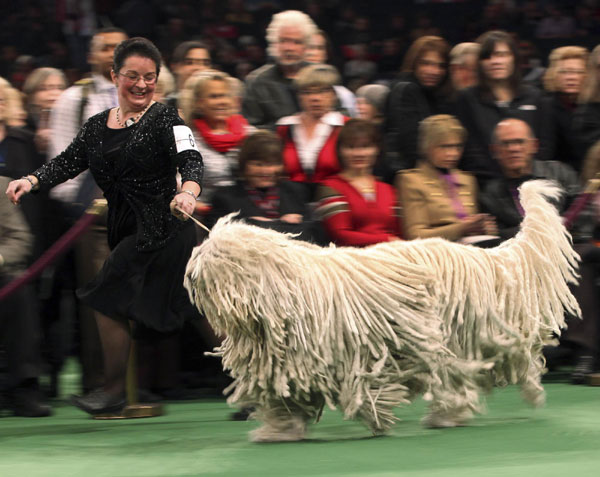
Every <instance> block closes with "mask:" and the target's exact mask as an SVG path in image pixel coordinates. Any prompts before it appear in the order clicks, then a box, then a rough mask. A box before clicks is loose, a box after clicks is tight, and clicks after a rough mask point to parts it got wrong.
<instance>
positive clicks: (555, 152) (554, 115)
mask: <svg viewBox="0 0 600 477" xmlns="http://www.w3.org/2000/svg"><path fill="white" fill-rule="evenodd" d="M587 59H588V51H587V49H585V48H583V47H581V46H563V47H560V48H556V49H554V50H552V52H551V53H550V57H549V64H548V69H547V70H546V74H545V75H544V89H545V90H546V92H547V95H546V97H545V98H544V101H545V102H547V103H548V111H549V112H550V113H551V114H550V119H551V121H552V124H551V127H552V128H553V133H552V134H550V135H548V138H549V139H550V140H551V141H553V144H552V145H549V148H550V150H551V152H550V156H549V158H550V159H555V160H557V161H561V162H564V163H566V164H568V165H569V166H571V167H573V168H574V169H575V170H577V171H579V170H580V169H581V160H582V156H581V154H582V151H581V148H580V146H579V143H578V141H577V138H576V136H575V133H574V131H573V117H574V114H575V110H576V109H577V100H578V97H579V95H580V93H581V91H582V85H583V81H584V79H585V76H586V62H587Z"/></svg>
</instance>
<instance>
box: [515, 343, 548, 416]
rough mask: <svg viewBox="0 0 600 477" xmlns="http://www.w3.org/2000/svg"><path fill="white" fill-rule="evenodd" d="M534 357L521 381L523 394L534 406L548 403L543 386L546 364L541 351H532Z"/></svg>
mask: <svg viewBox="0 0 600 477" xmlns="http://www.w3.org/2000/svg"><path fill="white" fill-rule="evenodd" d="M532 355H533V358H532V360H531V363H530V364H529V368H528V369H527V374H526V375H525V378H524V380H523V382H521V383H520V384H521V396H522V397H523V399H525V401H527V402H528V403H530V404H531V405H532V406H534V407H542V406H543V405H544V404H545V403H546V392H545V391H544V387H543V386H542V374H544V370H545V368H544V364H543V359H542V355H541V347H540V350H539V352H536V350H533V351H532Z"/></svg>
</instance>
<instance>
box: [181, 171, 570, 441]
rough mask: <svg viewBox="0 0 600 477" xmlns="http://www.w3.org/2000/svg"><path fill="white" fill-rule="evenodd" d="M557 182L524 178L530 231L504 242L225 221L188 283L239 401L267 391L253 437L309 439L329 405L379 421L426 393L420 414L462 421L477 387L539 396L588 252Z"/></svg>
mask: <svg viewBox="0 0 600 477" xmlns="http://www.w3.org/2000/svg"><path fill="white" fill-rule="evenodd" d="M558 195H559V189H558V188H557V187H556V186H554V185H553V184H551V183H548V182H543V181H532V182H529V183H526V184H524V185H523V186H522V190H521V201H522V205H523V208H524V210H525V211H526V216H525V219H524V221H523V224H522V227H521V232H520V233H519V234H518V235H517V236H516V237H515V238H514V239H512V240H510V241H507V242H505V243H504V244H503V245H501V246H500V247H497V248H494V249H479V248H475V247H471V246H466V245H459V244H456V243H452V242H448V241H445V240H442V239H426V240H415V241H410V242H403V241H394V242H389V243H382V244H378V245H375V246H371V247H368V248H365V249H357V248H347V247H341V248H336V247H333V246H330V247H329V248H321V247H318V246H315V245H311V244H307V243H304V242H300V241H297V240H293V239H292V238H291V237H289V236H287V235H284V234H280V233H277V232H274V231H271V230H267V229H262V228H258V227H254V226H250V225H247V224H244V223H242V222H239V221H233V220H232V217H231V216H229V217H226V218H223V219H221V220H219V221H218V222H217V224H216V225H215V227H214V228H213V229H212V231H211V232H210V235H209V237H208V238H207V239H206V240H205V241H204V242H203V243H202V244H201V245H200V246H199V247H197V248H196V249H195V250H194V252H193V254H192V257H191V259H190V261H189V263H188V267H187V271H186V278H185V286H186V288H187V289H188V291H189V294H190V298H191V300H192V302H193V303H195V305H196V306H197V307H198V309H199V310H200V311H201V312H202V313H204V315H205V316H206V317H207V319H208V321H209V322H210V324H211V326H213V328H214V329H215V331H216V332H218V333H222V334H225V335H226V339H225V341H224V342H223V344H222V346H221V347H219V348H217V349H216V350H215V351H216V353H215V354H216V355H218V356H222V359H223V366H224V368H225V369H226V370H227V371H229V372H230V373H231V375H232V377H233V378H234V382H233V384H232V385H231V386H230V388H229V389H228V392H231V396H230V397H229V399H228V402H229V403H230V404H232V405H237V406H254V407H256V413H255V416H256V418H257V419H258V420H259V421H261V422H262V423H263V426H262V427H260V428H259V429H257V430H256V431H254V432H253V436H252V437H253V439H254V440H256V441H284V440H299V439H302V438H303V437H304V436H305V433H306V426H307V423H308V422H309V421H310V420H314V419H318V417H319V415H320V413H321V411H322V409H323V407H324V406H325V405H327V406H329V407H330V408H335V407H336V406H339V407H340V408H341V409H342V411H343V412H344V415H345V417H346V418H348V419H354V418H358V419H361V420H362V421H363V422H364V423H365V424H366V425H367V426H368V427H369V428H370V429H371V430H372V431H373V433H376V434H378V433H383V432H385V431H387V430H388V429H389V428H390V427H391V426H392V424H393V423H394V422H395V420H396V417H395V415H394V407H395V406H397V405H400V404H406V403H409V402H410V401H411V400H412V399H414V398H415V397H416V396H417V395H419V394H423V395H424V397H425V398H426V399H428V400H430V401H431V403H430V411H429V415H428V416H427V417H426V418H425V422H426V423H427V424H428V425H431V426H440V427H446V426H455V425H460V424H463V423H464V422H465V421H466V420H467V419H468V418H470V417H471V416H472V414H473V412H477V411H480V410H481V409H480V399H479V394H480V391H481V390H488V389H491V387H492V386H494V385H498V384H506V383H519V384H521V385H522V389H523V392H524V395H525V397H526V398H527V399H528V400H530V401H531V402H532V403H534V404H536V405H540V404H542V403H543V400H544V399H543V396H544V394H543V388H542V386H541V384H540V376H541V373H542V371H543V368H544V363H543V357H542V355H541V348H542V346H543V345H544V344H547V343H550V342H551V341H552V333H557V334H558V333H560V328H561V327H563V326H564V313H565V311H568V312H570V313H574V314H578V313H579V309H578V306H577V303H576V301H575V299H574V297H573V296H572V295H571V293H570V291H569V288H568V285H567V284H568V283H570V282H574V281H575V280H576V272H575V267H576V264H577V255H576V254H575V252H574V251H573V249H572V247H571V242H570V237H569V236H568V233H567V231H566V230H565V228H564V227H563V226H562V223H561V219H560V217H559V216H558V213H557V211H556V209H555V208H554V207H553V206H552V205H551V204H550V203H549V202H547V201H546V200H545V198H544V196H545V197H548V198H555V197H557V196H558Z"/></svg>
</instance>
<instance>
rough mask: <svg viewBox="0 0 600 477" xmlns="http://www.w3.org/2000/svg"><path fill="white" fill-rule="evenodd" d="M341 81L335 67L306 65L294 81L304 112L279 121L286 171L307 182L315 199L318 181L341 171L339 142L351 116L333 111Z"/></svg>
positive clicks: (278, 130) (309, 193)
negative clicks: (338, 154)
mask: <svg viewBox="0 0 600 477" xmlns="http://www.w3.org/2000/svg"><path fill="white" fill-rule="evenodd" d="M338 82H339V74H338V72H337V71H336V69H335V68H334V67H333V66H329V65H310V66H307V67H306V68H303V69H302V71H300V73H299V74H298V76H297V77H296V79H295V80H294V83H295V85H296V90H297V93H298V99H299V101H300V105H301V112H299V113H296V114H294V115H293V116H286V117H283V118H281V119H280V120H279V121H278V122H277V133H278V134H279V136H280V137H281V138H282V140H283V141H284V147H283V160H284V165H285V171H286V174H287V176H288V177H289V178H290V179H291V180H292V181H294V182H303V183H305V184H306V185H307V189H308V191H309V192H308V195H309V197H311V198H312V195H313V192H314V186H315V185H316V184H317V183H318V182H320V181H321V180H323V179H325V178H326V177H328V176H330V175H333V174H336V173H337V172H339V170H340V166H339V163H338V158H337V154H336V146H335V145H336V142H337V136H338V134H339V132H340V129H341V127H342V126H343V125H344V123H345V122H346V120H347V118H346V117H345V116H343V115H342V114H341V113H339V112H337V111H334V110H333V109H334V104H335V99H336V96H335V92H334V89H333V86H334V85H335V84H337V83H338Z"/></svg>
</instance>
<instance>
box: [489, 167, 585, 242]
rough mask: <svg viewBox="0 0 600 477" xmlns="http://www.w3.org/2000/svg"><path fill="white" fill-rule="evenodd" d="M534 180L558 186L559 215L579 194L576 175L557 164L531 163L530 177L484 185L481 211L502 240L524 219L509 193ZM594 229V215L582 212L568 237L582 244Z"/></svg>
mask: <svg viewBox="0 0 600 477" xmlns="http://www.w3.org/2000/svg"><path fill="white" fill-rule="evenodd" d="M533 179H548V180H552V181H555V182H557V183H558V185H559V186H560V187H561V188H562V189H563V190H564V192H565V194H564V196H563V197H562V198H561V200H560V202H559V203H558V204H556V206H557V208H558V210H559V212H560V213H563V212H565V211H566V210H567V209H568V207H569V206H570V205H571V203H572V201H573V199H574V198H575V197H576V196H577V194H579V193H580V192H581V187H580V185H579V181H578V180H577V174H576V173H575V171H574V170H573V169H572V168H571V167H569V166H567V165H566V164H563V163H562V162H558V161H534V162H533V169H532V173H531V175H527V176H523V177H520V178H518V179H508V178H506V177H501V178H496V179H492V180H490V181H489V182H488V183H486V186H485V188H484V189H483V190H482V191H481V193H480V195H479V201H480V205H481V210H482V211H483V212H487V213H489V214H491V215H493V216H494V217H495V218H496V224H497V225H498V233H499V235H500V237H501V238H502V239H503V240H506V239H509V238H511V237H514V236H515V235H516V233H517V232H518V231H519V226H520V224H521V221H522V220H523V217H522V216H521V213H520V212H519V210H518V209H517V205H516V204H515V199H514V197H513V194H512V192H511V191H512V190H513V189H515V188H517V187H519V186H520V185H521V184H522V183H523V182H525V181H528V180H533ZM593 228H594V219H593V213H592V211H591V210H587V209H586V210H584V211H582V212H581V213H580V215H579V217H578V218H577V220H576V221H575V224H574V225H573V228H572V230H571V233H572V234H573V238H574V240H576V241H579V242H584V241H587V240H589V239H590V238H591V236H592V232H593Z"/></svg>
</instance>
